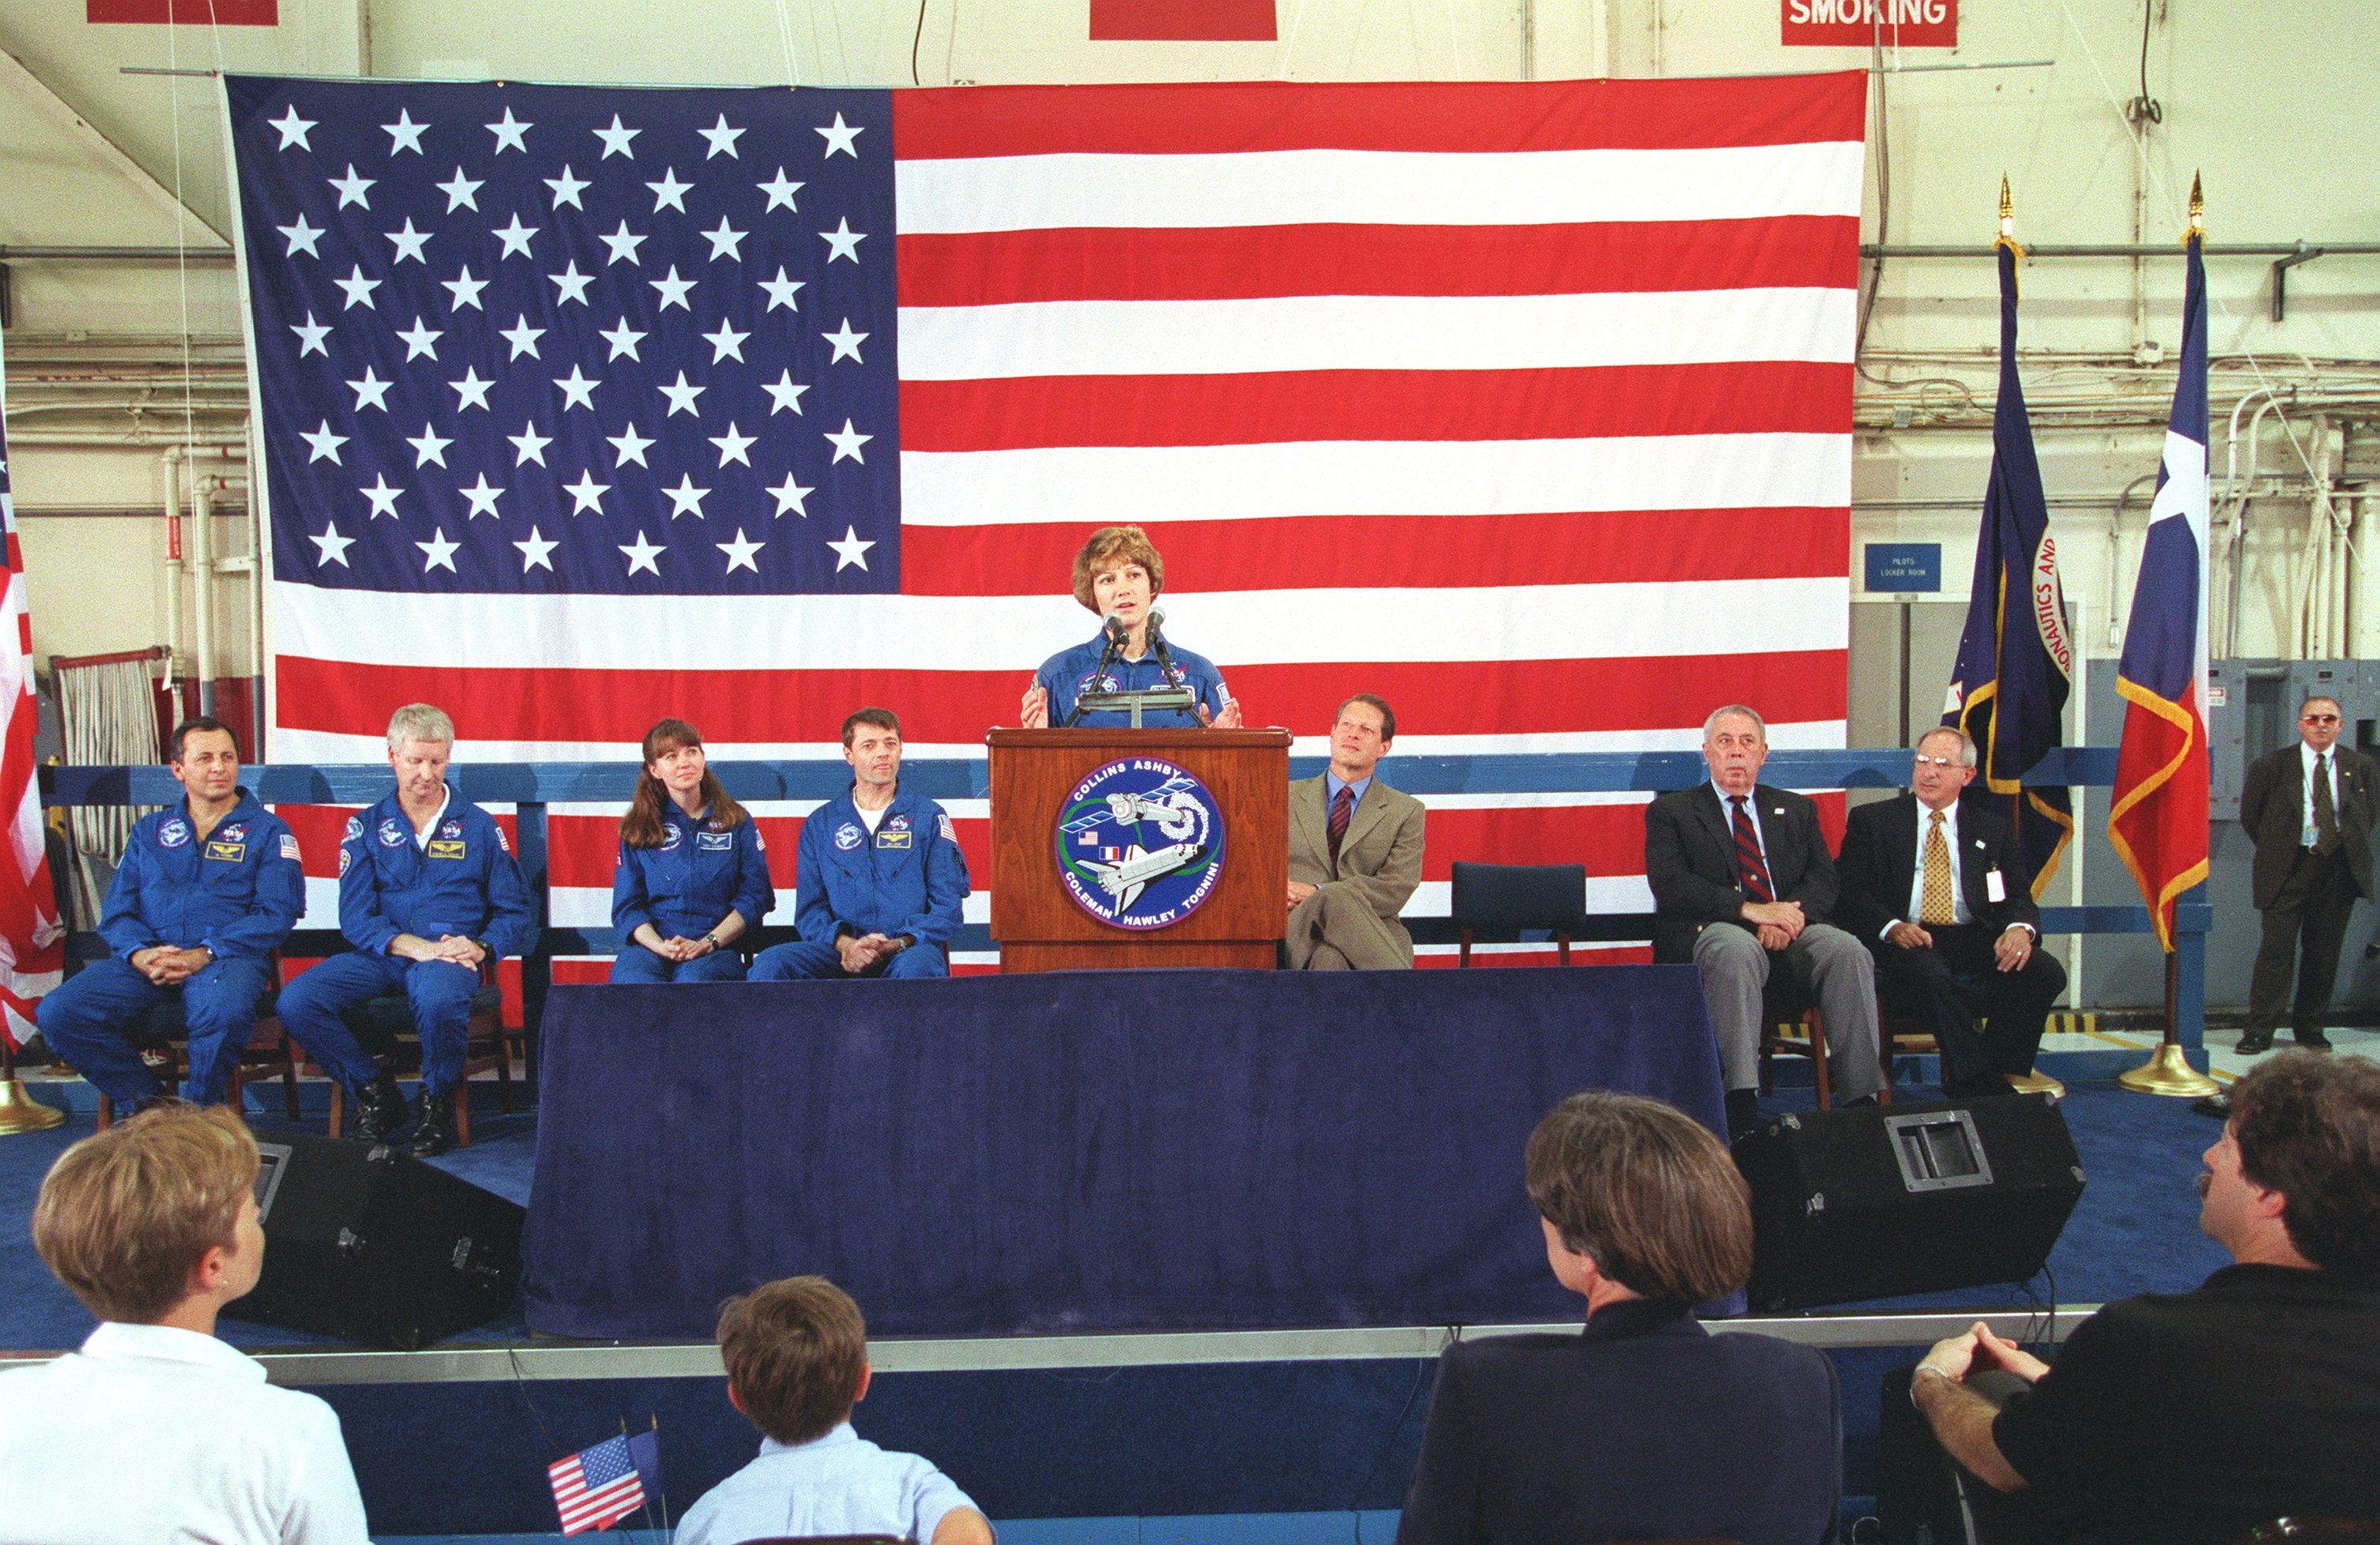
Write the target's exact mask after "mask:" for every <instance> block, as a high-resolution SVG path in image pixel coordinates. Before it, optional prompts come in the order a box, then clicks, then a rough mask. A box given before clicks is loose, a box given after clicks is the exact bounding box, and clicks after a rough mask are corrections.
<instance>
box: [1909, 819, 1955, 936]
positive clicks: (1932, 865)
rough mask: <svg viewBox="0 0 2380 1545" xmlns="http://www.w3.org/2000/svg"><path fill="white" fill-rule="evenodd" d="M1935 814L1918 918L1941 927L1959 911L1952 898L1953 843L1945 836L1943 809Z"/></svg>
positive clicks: (1927, 835)
mask: <svg viewBox="0 0 2380 1545" xmlns="http://www.w3.org/2000/svg"><path fill="white" fill-rule="evenodd" d="M1933 815H1934V824H1933V825H1932V827H1931V828H1929V829H1928V830H1927V832H1926V833H1925V898H1924V902H1925V905H1924V909H1923V914H1922V915H1921V916H1920V917H1919V918H1918V919H1917V920H1918V921H1919V922H1921V923H1923V924H1925V926H1926V927H1927V928H1940V927H1944V926H1946V925H1948V924H1949V923H1952V922H1955V921H1957V920H1958V916H1959V914H1958V911H1957V909H1956V907H1955V906H1953V905H1952V903H1951V900H1950V845H1949V843H1948V842H1945V841H1944V840H1943V838H1942V812H1941V811H1940V810H1936V811H1934V812H1933Z"/></svg>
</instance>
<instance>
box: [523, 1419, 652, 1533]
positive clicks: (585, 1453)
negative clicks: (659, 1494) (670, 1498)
mask: <svg viewBox="0 0 2380 1545" xmlns="http://www.w3.org/2000/svg"><path fill="white" fill-rule="evenodd" d="M545 1473H546V1475H547V1477H548V1478H550V1479H551V1480H552V1481H553V1506H554V1510H555V1511H556V1512H558V1513H560V1514H561V1515H562V1532H563V1533H564V1534H565V1535H571V1534H577V1533H578V1532H579V1531H581V1530H583V1529H607V1528H610V1527H612V1526H613V1524H614V1523H616V1522H618V1521H619V1520H620V1519H622V1518H625V1517H626V1516H627V1515H629V1514H631V1513H634V1512H635V1511H637V1509H638V1508H640V1507H642V1506H644V1505H645V1478H646V1477H647V1476H650V1477H652V1478H653V1482H654V1486H655V1489H656V1490H658V1489H659V1486H660V1478H661V1439H660V1437H659V1435H658V1434H656V1433H652V1432H639V1433H637V1434H636V1435H635V1436H634V1437H621V1438H606V1439H605V1440H603V1442H600V1443H597V1444H596V1445H595V1446H594V1447H592V1448H585V1449H580V1450H579V1451H578V1452H577V1454H572V1455H570V1456H569V1457H568V1458H566V1459H557V1460H555V1461H554V1462H553V1464H551V1465H548V1466H546V1467H545Z"/></svg>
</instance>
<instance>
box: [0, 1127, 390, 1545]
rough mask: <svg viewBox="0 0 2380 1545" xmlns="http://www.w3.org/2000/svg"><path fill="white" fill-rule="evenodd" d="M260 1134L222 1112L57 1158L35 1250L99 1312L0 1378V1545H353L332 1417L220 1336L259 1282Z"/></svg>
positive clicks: (112, 1132)
mask: <svg viewBox="0 0 2380 1545" xmlns="http://www.w3.org/2000/svg"><path fill="white" fill-rule="evenodd" d="M256 1174H257V1154H256V1142H255V1139H254V1138H252V1137H249V1134H248V1128H247V1127H245V1126H243V1125H241V1124H240V1120H239V1118H238V1117H237V1116H236V1115H234V1114H233V1113H231V1112H230V1111H228V1110H226V1109H224V1108H222V1107H215V1108H212V1109H205V1110H202V1109H200V1108H199V1107H197V1106H191V1105H180V1104H166V1105H160V1106H156V1107H154V1108H152V1109H150V1110H147V1111H143V1112H141V1113H140V1114H138V1115H136V1116H134V1117H132V1118H131V1119H130V1120H128V1121H125V1122H120V1123H118V1124H117V1125H115V1126H113V1127H110V1128H109V1129H108V1130H106V1131H104V1132H102V1133H100V1134H98V1135H97V1136H95V1137H85V1138H83V1139H82V1140H81V1141H80V1142H79V1143H76V1144H75V1145H74V1146H73V1147H71V1148H69V1149H67V1150H66V1151H65V1152H64V1153H62V1154H60V1155H59V1156H58V1162H56V1163H55V1164H53V1165H52V1166H50V1173H49V1174H48V1176H47V1177H46V1178H45V1179H43V1180H42V1193H41V1198H40V1199H39V1200H38V1201H37V1202H36V1203H35V1204H34V1207H33V1229H32V1232H33V1245H34V1247H35V1248H37V1249H38V1250H40V1251H41V1254H42V1260H43V1261H44V1262H45V1263H47V1265H48V1266H49V1268H50V1271H52V1272H53V1273H54V1274H55V1276H56V1277H57V1279H58V1280H59V1281H60V1282H62V1283H66V1284H67V1287H69V1288H71V1289H72V1290H73V1291H74V1295H75V1296H76V1297H78V1298H79V1299H81V1300H82V1302H83V1306H84V1307H85V1308H88V1309H90V1310H91V1313H93V1314H95V1315H97V1316H98V1317H99V1319H100V1325H99V1328H98V1329H97V1330H95V1331H93V1332H91V1335H90V1337H89V1339H87V1340H86V1341H84V1343H83V1344H82V1348H81V1350H79V1351H77V1352H69V1353H67V1355H66V1356H62V1357H59V1358H58V1359H56V1360H55V1361H54V1362H49V1363H42V1364H39V1365H36V1366H34V1367H31V1368H23V1369H15V1370H13V1371H11V1372H7V1373H0V1498H5V1499H6V1501H5V1502H0V1545H14V1542H17V1541H25V1542H28V1545H31V1542H35V1541H38V1542H39V1545H164V1542H179V1541H191V1542H198V1541H205V1542H207V1545H275V1542H277V1545H353V1542H358V1541H363V1540H365V1539H366V1535H365V1532H364V1504H363V1499H362V1497H361V1496H360V1495H359V1494H358V1492H357V1490H356V1477H355V1471H354V1469H353V1467H352V1466H350V1465H349V1464H348V1461H347V1450H346V1442H345V1441H344V1440H343V1439H342V1437H341V1436H340V1432H339V1418H338V1417H337V1415H336V1414H335V1413H334V1412H333V1411H332V1409H331V1408H330V1406H328V1405H324V1404H323V1403H322V1401H321V1400H320V1399H319V1398H317V1397H315V1396H313V1395H310V1394H304V1393H299V1392H297V1391H295V1390H278V1389H274V1388H273V1387H272V1386H271V1385H269V1384H267V1383H266V1382H265V1381H264V1367H263V1365H262V1364H261V1363H259V1362H257V1361H256V1360H255V1359H254V1358H252V1357H249V1356H245V1355H243V1354H242V1353H239V1352H237V1351H235V1350H233V1349H232V1348H231V1347H230V1346H228V1345H226V1344H224V1343H223V1342H221V1341H218V1340H216V1339H215V1335H214V1328H215V1316H216V1315H217V1314H218V1313H219V1312H221V1310H222V1309H223V1307H224V1306H225V1305H226V1304H228V1303H231V1302H232V1301H233V1300H235V1299H237V1298H238V1297H240V1296H243V1295H245V1294H246V1293H247V1292H248V1291H249V1289H251V1288H253V1287H254V1286H255V1285H256V1283H257V1279H258V1277H259V1276H260V1275H261V1273H262V1271H263V1268H264V1231H263V1228H262V1225H261V1223H260V1222H259V1220H258V1216H257V1208H256Z"/></svg>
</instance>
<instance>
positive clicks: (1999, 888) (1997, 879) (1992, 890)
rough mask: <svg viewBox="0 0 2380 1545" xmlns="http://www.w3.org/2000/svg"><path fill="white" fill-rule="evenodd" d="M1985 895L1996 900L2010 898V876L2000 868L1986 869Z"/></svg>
mask: <svg viewBox="0 0 2380 1545" xmlns="http://www.w3.org/2000/svg"><path fill="white" fill-rule="evenodd" d="M1984 895H1985V898H1987V899H1988V900H1991V901H1995V902H2001V901H2006V900H2007V899H2008V877H2007V876H2006V875H2003V874H2002V873H2000V871H1999V870H1985V871H1984Z"/></svg>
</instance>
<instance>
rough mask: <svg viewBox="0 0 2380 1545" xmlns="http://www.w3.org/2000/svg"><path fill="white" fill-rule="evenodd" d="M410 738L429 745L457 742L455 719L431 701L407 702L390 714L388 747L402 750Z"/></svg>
mask: <svg viewBox="0 0 2380 1545" xmlns="http://www.w3.org/2000/svg"><path fill="white" fill-rule="evenodd" d="M408 740H419V741H420V742H422V743H423V744H424V745H429V746H448V747H451V746H453V745H454V744H455V721H454V720H452V719H449V718H448V717H446V714H445V711H444V710H443V709H439V708H434V707H432V706H431V705H430V704H429V703H407V704H406V705H405V706H404V707H403V708H400V709H398V710H397V711H396V712H394V713H392V714H390V715H389V716H388V748H389V749H390V750H391V751H402V750H404V749H405V743H406V742H407V741H408Z"/></svg>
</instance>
